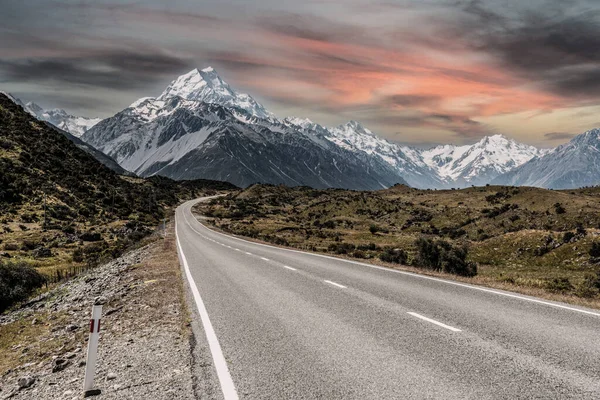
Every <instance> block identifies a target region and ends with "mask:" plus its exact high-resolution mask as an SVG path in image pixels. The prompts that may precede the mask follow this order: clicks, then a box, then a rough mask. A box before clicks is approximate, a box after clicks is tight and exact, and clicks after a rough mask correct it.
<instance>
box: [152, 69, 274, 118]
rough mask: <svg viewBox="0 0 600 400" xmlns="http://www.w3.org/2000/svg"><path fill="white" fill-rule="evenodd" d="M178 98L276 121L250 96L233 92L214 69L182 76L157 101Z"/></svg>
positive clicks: (195, 70)
mask: <svg viewBox="0 0 600 400" xmlns="http://www.w3.org/2000/svg"><path fill="white" fill-rule="evenodd" d="M176 96H178V97H182V98H184V99H187V100H193V101H203V102H205V103H214V104H220V105H222V106H224V107H228V108H240V109H242V110H245V111H247V112H248V113H250V114H251V115H253V116H255V117H258V118H266V119H275V116H274V115H273V114H272V113H270V112H269V111H267V110H266V109H265V108H264V107H263V106H262V104H260V103H258V102H257V101H256V100H254V99H253V98H252V97H251V96H250V95H247V94H245V93H238V92H236V91H235V90H233V89H232V88H231V87H230V86H229V84H228V83H227V82H225V81H224V80H223V79H222V78H221V77H220V76H219V74H217V71H215V70H214V69H213V68H212V67H208V68H205V69H202V70H200V69H197V68H196V69H193V70H191V71H190V72H188V73H187V74H184V75H181V76H180V77H178V78H177V79H175V80H174V81H173V82H171V84H170V85H169V86H168V87H167V88H166V89H165V91H164V92H163V93H162V94H161V95H160V96H159V97H158V98H157V99H158V100H166V99H168V98H172V97H176Z"/></svg>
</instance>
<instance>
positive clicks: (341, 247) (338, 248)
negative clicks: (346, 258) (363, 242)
mask: <svg viewBox="0 0 600 400" xmlns="http://www.w3.org/2000/svg"><path fill="white" fill-rule="evenodd" d="M355 249H356V246H355V245H353V244H352V243H332V244H330V245H329V247H328V250H329V251H331V252H333V253H336V254H348V253H350V252H353V251H354V250H355Z"/></svg>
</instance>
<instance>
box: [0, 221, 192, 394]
mask: <svg viewBox="0 0 600 400" xmlns="http://www.w3.org/2000/svg"><path fill="white" fill-rule="evenodd" d="M172 228H173V227H171V229H169V230H168V234H167V237H166V238H158V239H156V240H155V241H154V242H153V243H151V244H149V245H147V246H144V247H142V248H140V249H137V250H133V251H131V252H129V253H127V254H126V255H124V256H123V257H121V258H119V259H116V260H114V261H112V262H109V263H107V264H105V265H102V266H100V267H97V268H95V269H93V270H90V271H89V272H88V273H86V274H83V275H81V276H79V277H77V278H75V279H72V280H70V281H68V282H66V283H64V284H62V285H60V286H58V287H57V288H55V289H53V290H52V291H51V292H49V293H47V294H46V295H45V296H44V297H43V298H42V299H40V300H39V301H37V302H35V303H33V304H30V305H28V306H26V307H24V308H21V309H20V310H17V311H15V312H13V313H10V314H7V315H5V316H3V317H2V318H1V319H0V338H1V339H0V368H1V370H0V374H1V375H0V398H2V399H4V398H14V399H31V398H43V399H58V398H61V399H64V398H69V399H70V398H81V389H82V386H83V375H84V363H85V351H86V346H87V337H88V329H87V324H88V321H89V314H90V311H91V305H92V303H93V302H94V300H95V299H96V298H98V297H103V298H104V299H105V300H106V304H104V307H103V316H102V330H101V336H100V348H99V356H98V369H97V374H96V387H98V388H99V389H101V390H102V394H101V395H100V396H98V398H101V399H140V398H152V399H159V400H160V399H193V398H196V397H197V396H196V393H195V392H196V391H197V389H198V387H197V386H198V379H197V378H196V379H194V376H197V375H195V373H194V371H195V368H196V367H195V365H194V358H193V356H192V354H193V351H192V350H194V349H195V348H196V347H197V345H196V342H195V339H194V336H193V335H192V331H191V327H190V325H191V324H190V313H189V311H188V308H187V305H186V301H185V296H186V294H185V291H184V286H183V284H182V276H181V269H180V265H179V261H178V258H177V252H176V247H175V235H174V231H173V229H172ZM194 351H196V350H194ZM57 365H58V367H57ZM53 371H54V372H53ZM21 378H31V380H30V381H31V382H32V383H31V384H30V385H28V387H25V388H21V389H19V384H18V381H19V379H21ZM198 397H201V396H198Z"/></svg>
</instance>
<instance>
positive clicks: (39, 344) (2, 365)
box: [0, 311, 85, 376]
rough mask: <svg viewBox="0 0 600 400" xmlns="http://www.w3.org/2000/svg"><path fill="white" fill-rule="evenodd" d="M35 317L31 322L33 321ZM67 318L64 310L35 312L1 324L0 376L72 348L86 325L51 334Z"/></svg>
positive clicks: (67, 320)
mask: <svg viewBox="0 0 600 400" xmlns="http://www.w3.org/2000/svg"><path fill="white" fill-rule="evenodd" d="M34 320H35V321H36V323H35V324H33V323H32V322H33V321H34ZM68 322H69V316H68V314H67V313H66V312H52V313H50V312H46V311H44V312H38V313H36V314H35V316H34V315H30V316H28V317H25V318H22V319H19V320H18V321H15V322H12V323H9V324H4V325H0V376H3V375H4V374H6V373H7V372H8V371H9V370H13V369H15V368H17V367H19V366H22V365H24V364H28V363H36V364H37V363H40V362H49V361H51V360H52V356H54V355H56V353H57V352H58V351H59V350H60V351H64V352H66V351H71V350H73V349H74V348H75V345H74V343H80V342H82V341H83V338H84V335H85V332H83V331H85V329H80V330H79V331H78V332H76V333H75V340H74V341H73V338H72V337H69V336H60V335H59V336H54V335H53V334H52V330H53V329H59V328H63V327H64V326H65V325H66V324H67V323H68Z"/></svg>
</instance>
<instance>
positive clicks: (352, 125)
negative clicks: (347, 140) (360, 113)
mask: <svg viewBox="0 0 600 400" xmlns="http://www.w3.org/2000/svg"><path fill="white" fill-rule="evenodd" d="M337 129H340V130H343V131H347V132H353V133H355V134H359V135H368V136H374V133H373V132H371V131H370V130H369V129H367V128H365V127H364V126H363V125H362V124H361V123H360V122H358V121H355V120H350V121H348V122H346V123H345V124H343V125H340V126H338V128H337Z"/></svg>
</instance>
